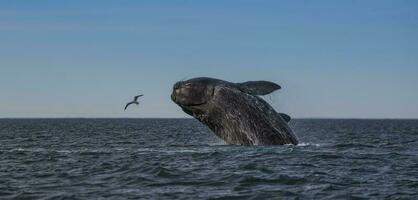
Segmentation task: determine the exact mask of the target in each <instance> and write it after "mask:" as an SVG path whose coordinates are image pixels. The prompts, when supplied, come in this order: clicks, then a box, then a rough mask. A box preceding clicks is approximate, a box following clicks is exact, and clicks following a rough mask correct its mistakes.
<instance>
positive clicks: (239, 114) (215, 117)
mask: <svg viewBox="0 0 418 200" xmlns="http://www.w3.org/2000/svg"><path fill="white" fill-rule="evenodd" d="M280 88H281V87H280V86H279V85H277V84H275V83H272V82H268V81H248V82H244V83H232V82H228V81H223V80H219V79H214V78H207V77H199V78H193V79H190V80H187V81H180V82H177V83H175V84H174V87H173V92H172V94H171V99H172V100H173V101H174V102H175V103H176V104H177V105H179V106H180V107H181V108H182V110H183V111H184V112H185V113H187V114H189V115H191V116H193V117H194V118H196V119H197V120H199V121H200V122H202V123H203V124H205V125H206V126H208V127H209V128H210V129H211V130H212V131H213V132H214V133H215V134H216V135H217V136H218V137H220V138H221V139H223V140H224V141H225V142H226V143H228V144H238V145H283V144H294V145H296V144H298V140H297V137H296V135H295V134H294V133H293V131H292V129H291V128H290V127H289V126H288V124H287V123H288V122H289V121H290V117H289V116H288V115H286V114H283V113H277V112H276V111H275V110H274V109H273V108H272V107H271V106H270V105H269V104H268V103H267V102H266V101H264V100H263V99H262V98H261V97H259V96H262V95H266V94H270V93H271V92H273V91H275V90H278V89H280Z"/></svg>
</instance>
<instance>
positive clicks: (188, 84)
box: [184, 83, 192, 86]
mask: <svg viewBox="0 0 418 200" xmlns="http://www.w3.org/2000/svg"><path fill="white" fill-rule="evenodd" d="M191 85H192V84H191V83H186V84H184V86H191Z"/></svg>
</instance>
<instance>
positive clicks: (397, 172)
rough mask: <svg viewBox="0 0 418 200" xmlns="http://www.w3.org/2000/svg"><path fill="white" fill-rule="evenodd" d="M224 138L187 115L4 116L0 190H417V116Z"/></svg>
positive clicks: (307, 195)
mask: <svg viewBox="0 0 418 200" xmlns="http://www.w3.org/2000/svg"><path fill="white" fill-rule="evenodd" d="M291 126H292V128H293V129H294V130H295V132H296V134H297V135H298V136H299V139H300V141H301V143H302V144H301V145H299V146H292V145H289V146H271V147H262V146H253V147H247V146H230V145H225V144H223V143H222V141H220V140H219V139H217V138H216V137H215V136H214V135H213V134H212V133H211V132H210V131H209V130H208V129H207V128H206V127H204V126H202V125H201V124H199V123H198V122H197V121H195V120H192V119H52V120H51V119H25V120H6V119H3V120H0V199H38V198H42V199H176V198H179V199H246V198H250V199H264V198H277V199H282V198H283V199H363V198H364V199H382V198H387V199H418V120H294V121H292V122H291Z"/></svg>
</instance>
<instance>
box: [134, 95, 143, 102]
mask: <svg viewBox="0 0 418 200" xmlns="http://www.w3.org/2000/svg"><path fill="white" fill-rule="evenodd" d="M142 96H144V95H143V94H140V95H138V96H135V97H134V101H137V100H138V98H139V97H142Z"/></svg>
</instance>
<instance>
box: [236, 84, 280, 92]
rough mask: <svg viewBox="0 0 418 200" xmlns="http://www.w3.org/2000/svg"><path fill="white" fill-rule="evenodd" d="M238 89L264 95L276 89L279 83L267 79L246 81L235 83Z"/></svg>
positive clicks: (278, 87)
mask: <svg viewBox="0 0 418 200" xmlns="http://www.w3.org/2000/svg"><path fill="white" fill-rule="evenodd" d="M237 86H238V88H239V90H241V91H242V92H245V93H247V94H251V95H266V94H270V93H272V92H274V91H276V90H278V89H280V88H281V87H280V85H277V84H276V83H273V82H269V81H248V82H244V83H237Z"/></svg>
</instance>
